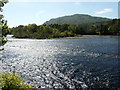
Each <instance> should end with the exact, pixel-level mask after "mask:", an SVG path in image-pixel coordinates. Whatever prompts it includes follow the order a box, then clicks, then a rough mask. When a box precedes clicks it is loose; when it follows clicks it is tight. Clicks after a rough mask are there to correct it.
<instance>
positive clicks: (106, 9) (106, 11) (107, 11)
mask: <svg viewBox="0 0 120 90" xmlns="http://www.w3.org/2000/svg"><path fill="white" fill-rule="evenodd" d="M109 12H112V9H111V8H105V9H103V10H102V11H98V12H95V14H105V13H109Z"/></svg>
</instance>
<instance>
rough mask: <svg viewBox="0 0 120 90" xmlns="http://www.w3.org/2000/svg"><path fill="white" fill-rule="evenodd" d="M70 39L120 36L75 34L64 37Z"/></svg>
mask: <svg viewBox="0 0 120 90" xmlns="http://www.w3.org/2000/svg"><path fill="white" fill-rule="evenodd" d="M65 38H70V39H74V38H75V39H76V38H120V36H112V35H111V36H108V35H82V36H75V37H65Z"/></svg>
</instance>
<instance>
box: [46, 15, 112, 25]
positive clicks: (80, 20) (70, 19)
mask: <svg viewBox="0 0 120 90" xmlns="http://www.w3.org/2000/svg"><path fill="white" fill-rule="evenodd" d="M108 20H110V19H108V18H102V17H94V16H90V15H86V14H74V15H70V16H63V17H58V18H54V19H51V20H49V21H46V22H45V23H44V24H45V25H50V24H71V25H78V24H93V23H100V22H104V21H108Z"/></svg>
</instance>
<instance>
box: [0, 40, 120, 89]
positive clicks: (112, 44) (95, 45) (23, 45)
mask: <svg viewBox="0 0 120 90" xmlns="http://www.w3.org/2000/svg"><path fill="white" fill-rule="evenodd" d="M119 40H120V39H118V38H90V39H89V38H82V39H80V38H78V39H65V38H64V39H40V40H37V39H14V38H9V41H8V42H7V43H6V45H5V46H4V50H3V51H1V52H0V54H2V60H0V62H2V64H0V65H2V70H3V71H13V70H16V72H18V73H22V75H21V76H22V78H23V79H25V80H27V81H26V82H27V83H32V82H36V83H37V88H52V89H54V88H71V89H76V88H91V89H92V88H113V89H115V88H119V89H120V86H119V83H120V78H119V74H120V67H119V63H120V60H119V59H120V54H119V51H120V48H119V47H118V45H119V43H118V42H119Z"/></svg>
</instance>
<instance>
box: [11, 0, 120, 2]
mask: <svg viewBox="0 0 120 90" xmlns="http://www.w3.org/2000/svg"><path fill="white" fill-rule="evenodd" d="M118 1H119V0H76V1H75V0H9V2H118Z"/></svg>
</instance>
